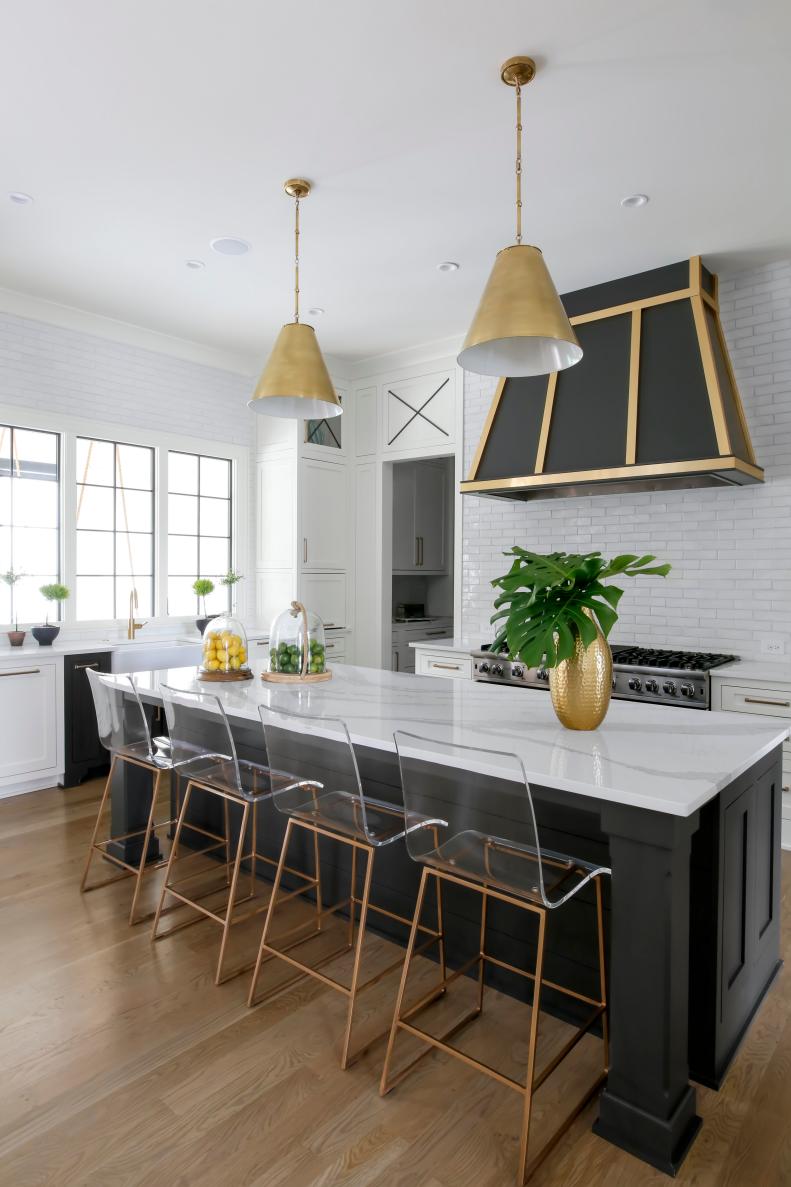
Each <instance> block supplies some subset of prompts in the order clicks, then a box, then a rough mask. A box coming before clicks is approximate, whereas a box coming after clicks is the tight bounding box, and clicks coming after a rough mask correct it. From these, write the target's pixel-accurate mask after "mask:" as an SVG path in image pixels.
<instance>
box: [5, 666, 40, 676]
mask: <svg viewBox="0 0 791 1187" xmlns="http://www.w3.org/2000/svg"><path fill="white" fill-rule="evenodd" d="M40 671H41V668H25V669H24V670H23V671H21V672H20V671H17V672H0V676H38V674H39V673H40Z"/></svg>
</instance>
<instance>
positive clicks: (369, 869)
mask: <svg viewBox="0 0 791 1187" xmlns="http://www.w3.org/2000/svg"><path fill="white" fill-rule="evenodd" d="M354 852H355V853H356V849H355V850H354ZM365 853H366V858H367V864H366V867H365V881H364V883H363V897H362V899H361V900H360V922H359V924H358V925H357V945H356V948H355V953H354V967H353V969H352V983H351V987H350V990H349V1010H348V1014H347V1018H346V1034H345V1036H344V1040H343V1049H342V1052H341V1070H342V1071H346V1068H347V1067H348V1066H349V1043H350V1041H351V1037H352V1023H353V1021H354V1007H355V1003H356V1001H357V987H358V985H359V981H360V964H361V962H362V953H363V942H364V941H365V925H366V922H367V919H368V901H369V899H370V897H371V876H372V874H373V868H374V851H373V849H370V848H367V849H366V851H365ZM352 893H354V888H352ZM349 914H350V917H351V919H352V922H353V921H354V902H351V903H350V904H349ZM359 1054H362V1052H358V1055H359Z"/></svg>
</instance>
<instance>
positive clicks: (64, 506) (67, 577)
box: [59, 433, 77, 625]
mask: <svg viewBox="0 0 791 1187" xmlns="http://www.w3.org/2000/svg"><path fill="white" fill-rule="evenodd" d="M60 441H61V467H60V475H59V477H60V565H61V572H62V574H63V577H62V578H61V580H62V581H63V584H64V585H66V586H68V588H69V589H70V590H71V594H72V596H71V597H70V598H68V599H67V600H66V601H65V602H64V603H62V607H63V621H64V623H67V624H69V625H71V624H72V623H74V622H76V621H77V437H76V434H74V433H62V434H61V439H60Z"/></svg>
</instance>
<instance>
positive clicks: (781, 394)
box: [460, 260, 791, 658]
mask: <svg viewBox="0 0 791 1187" xmlns="http://www.w3.org/2000/svg"><path fill="white" fill-rule="evenodd" d="M719 295H720V308H721V313H722V322H723V327H724V330H725V336H726V339H727V341H728V346H729V349H730V353H731V359H732V361H733V365H734V370H735V372H736V376H737V379H738V382H739V387H740V391H741V395H742V400H743V402H744V406H745V413H746V416H747V421H748V423H749V427H750V432H751V434H752V439H753V446H754V447H755V450H756V454H757V456H758V462H759V464H760V465H762V466H763V467H764V469H765V471H766V483H765V485H763V486H757V487H743V488H741V489H739V488H733V489H720V490H716V489H713V490H688V491H663V492H662V493H661V494H628V495H626V494H624V495H606V496H604V495H603V496H597V497H593V498H575V499H566V500H557V499H555V500H546V501H545V502H530V503H524V504H523V503H513V504H508V503H503V502H502V501H501V500H496V499H486V498H481V497H479V496H476V495H465V496H464V499H463V500H462V513H463V520H462V531H463V544H462V554H463V557H464V562H463V577H462V582H463V586H462V630H461V632H460V633H461V634H463V635H464V637H465V638H471V639H477V638H480V639H481V640H485V639H489V638H490V637H491V634H492V628H491V626H490V623H489V617H490V615H491V612H492V601H493V593H494V591H493V590H492V588H491V584H490V582H491V579H492V578H493V577H496V576H498V575H499V574H500V573H502V572H504V571H505V567H506V565H507V562H506V560H505V559H504V558H503V555H502V553H503V551H504V550H505V549H507V548H509V547H510V546H511V545H512V544H516V543H518V544H522V545H524V546H525V547H530V548H534V549H535V550H536V551H543V552H549V551H552V550H561V549H563V550H567V551H574V550H579V551H590V550H593V549H599V550H600V551H602V552H603V553H605V555H606V554H608V553H613V554H614V553H618V552H645V551H651V552H653V553H655V554H656V555H657V556H658V557H660V558H661V559H663V560H669V561H670V562H671V563H672V565H673V570H672V572H671V573H670V575H669V576H668V577H667V578H666V579H665V580H662V579H661V578H650V577H647V578H638V579H635V580H633V581H631V582H628V583H627V584H626V593H625V594H624V597H623V600H622V602H621V608H620V614H621V616H620V621H619V622H618V624H617V626H616V628H615V631H614V633H613V637H614V638H616V639H618V640H623V641H630V642H635V643H640V644H643V645H645V646H661V645H662V644H673V645H675V646H678V647H687V648H695V647H697V648H704V649H711V650H728V651H732V652H735V653H736V654H738V655H743V656H745V657H751V658H757V657H758V656H759V655H760V654H761V642H762V641H763V640H765V639H766V638H768V637H772V638H779V639H782V640H783V641H784V642H785V645H786V655H787V656H788V657H791V366H789V359H791V347H789V345H788V343H789V340H791V260H789V261H783V262H780V263H776V264H768V265H765V266H763V267H760V268H755V269H752V270H750V271H748V272H742V273H738V274H735V275H732V276H721V277H720V289H719ZM495 386H496V380H490V379H486V378H485V377H483V376H478V375H473V374H471V373H469V372H467V373H466V374H465V385H464V460H465V466H466V468H467V469H468V468H469V465H470V463H471V461H472V456H473V453H474V451H475V448H476V446H477V444H478V439H479V437H480V433H481V429H482V427H483V422H484V419H485V416H486V413H487V411H488V409H489V405H490V403H491V400H492V396H493V394H494V389H495ZM763 658H766V657H765V656H763Z"/></svg>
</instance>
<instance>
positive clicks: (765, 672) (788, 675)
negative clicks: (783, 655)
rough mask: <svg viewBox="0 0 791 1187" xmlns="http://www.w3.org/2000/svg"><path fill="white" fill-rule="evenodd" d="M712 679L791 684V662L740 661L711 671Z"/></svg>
mask: <svg viewBox="0 0 791 1187" xmlns="http://www.w3.org/2000/svg"><path fill="white" fill-rule="evenodd" d="M711 676H712V679H714V678H715V677H716V678H717V679H726V680H733V679H734V678H736V679H737V680H762V681H767V682H768V683H769V684H791V662H790V661H789V660H782V659H780V660H776V659H767V660H750V659H740V660H737V661H736V663H733V664H723V665H722V667H721V668H712V669H711Z"/></svg>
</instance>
